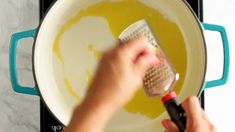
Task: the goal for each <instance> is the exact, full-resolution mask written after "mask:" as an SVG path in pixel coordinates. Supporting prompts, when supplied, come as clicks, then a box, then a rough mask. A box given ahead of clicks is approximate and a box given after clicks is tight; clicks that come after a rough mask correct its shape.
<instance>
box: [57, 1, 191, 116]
mask: <svg viewBox="0 0 235 132" xmlns="http://www.w3.org/2000/svg"><path fill="white" fill-rule="evenodd" d="M141 19H146V20H147V21H148V22H149V23H150V25H151V27H152V29H153V31H154V32H155V33H156V36H157V37H158V39H159V40H160V43H161V47H162V48H163V49H164V51H165V52H166V53H167V55H168V56H169V58H170V59H171V61H172V63H173V65H174V67H175V68H176V70H177V72H179V74H180V76H181V78H180V80H179V81H178V82H177V85H176V86H175V88H174V90H176V92H178V91H179V90H180V88H181V86H182V83H183V81H184V77H185V71H186V68H187V66H186V64H187V60H186V49H185V46H184V40H183V37H182V34H181V32H180V29H179V28H178V26H177V25H176V24H175V23H173V22H171V21H170V20H169V19H167V18H166V17H164V16H163V15H162V14H160V13H159V11H158V10H155V9H153V8H150V6H147V5H146V4H144V3H142V2H140V1H137V0H117V1H101V2H99V3H96V4H94V5H91V6H88V7H87V8H85V9H82V10H80V11H79V12H78V13H77V14H76V15H75V16H74V17H73V18H71V19H70V20H69V21H68V22H66V23H65V24H64V25H63V26H62V27H61V30H60V31H59V32H58V34H57V37H56V40H55V43H54V49H53V50H54V53H55V55H56V57H57V59H59V60H60V61H61V64H62V65H63V68H64V78H66V79H67V80H69V82H70V84H69V85H67V84H65V85H67V86H66V87H67V89H68V90H67V91H68V92H69V93H70V94H71V96H73V97H74V98H78V97H79V98H83V97H84V96H85V91H86V90H85V89H86V88H87V87H88V85H89V83H90V82H91V81H92V78H93V73H94V70H95V68H96V66H97V62H98V60H99V57H100V56H101V53H102V51H103V50H105V49H108V48H110V47H112V46H114V45H115V43H114V42H115V40H116V39H117V38H118V36H119V34H120V33H121V32H122V31H123V30H124V29H125V28H126V27H128V26H129V25H130V24H132V23H134V22H136V21H138V20H141ZM175 49H177V51H176V50H175ZM55 66H56V65H55ZM65 83H66V82H65ZM124 110H125V111H127V112H130V113H134V114H140V115H143V116H145V117H147V118H151V119H153V118H155V117H157V116H158V115H160V114H161V113H162V112H163V111H164V108H163V106H162V103H161V101H160V99H158V98H149V97H147V96H146V95H145V94H144V91H143V90H142V89H141V90H139V91H138V92H137V93H136V95H135V96H134V98H133V99H132V100H131V101H130V102H129V103H128V104H126V105H125V106H124Z"/></svg>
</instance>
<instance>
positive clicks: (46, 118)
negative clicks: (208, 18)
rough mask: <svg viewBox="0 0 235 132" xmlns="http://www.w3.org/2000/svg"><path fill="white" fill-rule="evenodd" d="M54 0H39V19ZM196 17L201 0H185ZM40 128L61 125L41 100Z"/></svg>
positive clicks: (46, 130)
mask: <svg viewBox="0 0 235 132" xmlns="http://www.w3.org/2000/svg"><path fill="white" fill-rule="evenodd" d="M55 1H56V0H40V20H42V18H43V16H44V15H45V14H46V12H47V10H48V9H49V8H50V6H51V5H52V4H53V3H54V2H55ZM186 1H187V2H188V3H189V4H190V6H191V7H192V9H193V10H194V12H195V14H196V15H197V16H198V18H199V19H200V20H201V21H203V10H202V9H203V3H202V1H203V0H186ZM200 100H201V106H202V107H203V108H204V92H203V93H202V94H201V97H200ZM40 111H41V112H40V130H41V132H61V131H63V125H62V124H60V123H59V122H58V121H57V120H56V119H55V118H54V117H53V116H52V115H51V114H50V112H49V111H48V110H47V108H46V107H45V106H44V104H43V102H42V101H41V102H40Z"/></svg>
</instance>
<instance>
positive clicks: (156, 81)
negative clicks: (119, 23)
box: [119, 20, 179, 97]
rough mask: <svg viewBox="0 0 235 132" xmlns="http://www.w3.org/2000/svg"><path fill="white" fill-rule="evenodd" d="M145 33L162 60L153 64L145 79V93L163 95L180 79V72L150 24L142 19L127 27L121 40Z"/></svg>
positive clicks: (120, 37)
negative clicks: (175, 67)
mask: <svg viewBox="0 0 235 132" xmlns="http://www.w3.org/2000/svg"><path fill="white" fill-rule="evenodd" d="M141 34H142V35H144V36H145V37H146V38H147V39H148V41H149V43H150V44H151V49H152V51H153V52H155V54H156V56H157V57H158V59H159V60H160V63H159V64H156V65H153V66H151V67H150V68H149V69H148V70H147V71H146V74H145V77H144V79H143V87H144V91H145V93H146V94H147V95H148V96H150V97H155V96H163V95H164V94H165V93H168V92H169V91H170V90H171V89H172V88H173V87H174V85H175V83H176V81H177V80H178V79H179V74H178V73H177V72H176V71H175V69H174V68H173V66H172V64H171V63H170V61H169V59H168V58H167V56H166V54H165V53H164V52H163V50H162V49H161V48H160V45H159V44H158V41H157V39H156V38H155V36H154V34H153V32H152V30H151V28H150V27H149V24H148V23H147V21H146V20H140V21H137V22H135V23H133V24H132V25H130V26H129V27H127V28H126V29H125V30H124V31H123V32H122V33H121V35H120V36H119V39H120V41H121V42H122V43H123V42H126V41H128V40H130V39H134V38H136V37H137V36H139V35H141Z"/></svg>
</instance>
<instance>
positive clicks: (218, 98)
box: [204, 0, 235, 132]
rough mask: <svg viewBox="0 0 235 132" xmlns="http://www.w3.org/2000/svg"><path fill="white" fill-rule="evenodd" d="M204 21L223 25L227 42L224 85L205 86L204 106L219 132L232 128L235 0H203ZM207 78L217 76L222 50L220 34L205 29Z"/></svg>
mask: <svg viewBox="0 0 235 132" xmlns="http://www.w3.org/2000/svg"><path fill="white" fill-rule="evenodd" d="M204 22H206V23H211V24H218V25H223V26H225V28H226V30H227V35H228V40H229V43H230V45H229V46H230V61H231V64H230V74H229V79H228V82H227V84H226V85H224V86H219V87H215V88H212V89H208V90H206V94H205V100H206V102H205V106H206V107H205V110H206V113H207V114H208V116H209V118H210V119H211V121H212V122H213V123H214V125H215V126H216V127H217V129H218V131H220V132H229V131H234V119H235V103H234V100H235V76H234V74H233V73H235V0H204ZM206 38H207V42H208V56H209V57H208V61H209V63H208V67H207V68H208V72H207V80H209V79H216V78H219V77H221V73H222V68H223V56H221V55H222V54H223V51H222V47H221V45H222V44H221V38H220V37H219V35H218V34H216V33H213V32H207V33H206Z"/></svg>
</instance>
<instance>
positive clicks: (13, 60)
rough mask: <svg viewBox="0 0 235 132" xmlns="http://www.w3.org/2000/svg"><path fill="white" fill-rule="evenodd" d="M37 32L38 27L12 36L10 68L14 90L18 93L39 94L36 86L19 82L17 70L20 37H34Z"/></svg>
mask: <svg viewBox="0 0 235 132" xmlns="http://www.w3.org/2000/svg"><path fill="white" fill-rule="evenodd" d="M35 34H36V29H33V30H29V31H24V32H19V33H15V34H13V35H12V37H11V42H10V49H9V59H10V60H9V67H10V68H9V69H10V77H11V83H12V87H13V90H14V91H15V92H17V93H24V94H30V95H38V92H37V90H36V87H25V86H21V85H20V84H19V81H18V79H17V70H16V51H17V45H18V42H19V40H20V39H24V38H30V37H31V38H34V36H35Z"/></svg>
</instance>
